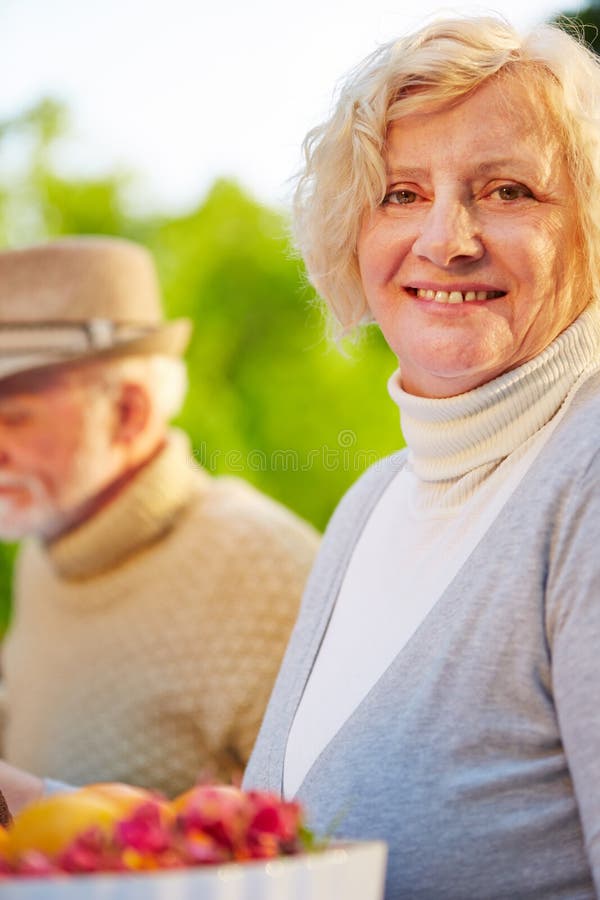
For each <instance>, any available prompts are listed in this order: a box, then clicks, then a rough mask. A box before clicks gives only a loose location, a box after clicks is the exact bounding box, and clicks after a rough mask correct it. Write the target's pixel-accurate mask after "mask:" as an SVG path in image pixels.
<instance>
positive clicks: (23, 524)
mask: <svg viewBox="0 0 600 900" xmlns="http://www.w3.org/2000/svg"><path fill="white" fill-rule="evenodd" d="M3 486H4V487H9V488H16V489H18V490H19V491H23V492H26V493H27V494H29V496H30V497H31V500H30V502H29V503H27V504H26V505H21V504H20V503H17V502H15V500H13V499H11V496H10V494H4V493H2V492H0V540H4V541H18V540H21V538H23V537H25V536H26V535H28V534H35V533H38V532H42V531H44V529H45V528H46V527H47V526H48V524H49V523H50V522H51V521H52V519H53V518H54V516H55V514H56V511H55V509H54V505H53V503H52V501H51V499H50V497H49V496H48V492H47V490H46V487H45V485H44V484H43V482H42V481H41V480H40V479H39V478H36V477H35V476H33V475H9V474H7V473H6V472H0V487H3Z"/></svg>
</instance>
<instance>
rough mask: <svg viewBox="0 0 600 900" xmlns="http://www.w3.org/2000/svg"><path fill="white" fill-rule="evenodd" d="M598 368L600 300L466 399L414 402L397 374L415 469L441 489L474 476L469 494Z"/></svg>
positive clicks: (394, 388)
mask: <svg viewBox="0 0 600 900" xmlns="http://www.w3.org/2000/svg"><path fill="white" fill-rule="evenodd" d="M599 366H600V304H599V303H594V304H592V305H591V306H589V307H588V308H587V309H586V310H585V311H584V312H583V313H582V314H581V315H580V316H579V318H578V319H576V320H575V322H573V323H572V324H571V325H570V326H569V327H568V328H567V329H566V330H565V331H563V332H562V334H560V335H559V336H558V337H557V338H556V339H555V340H554V341H553V342H552V343H551V344H550V345H549V346H548V347H546V349H545V350H544V351H543V352H542V353H540V354H539V355H538V356H536V357H535V358H534V359H532V360H530V361H529V362H527V363H524V364H523V365H522V366H519V367H518V368H516V369H513V370H511V371H510V372H505V373H504V374H503V375H501V376H499V377H498V378H495V379H494V380H493V381H490V382H488V383H487V384H484V385H482V386H481V387H479V388H475V389H474V390H472V391H468V392H467V393H465V394H459V395H458V396H456V397H449V398H447V399H428V398H423V397H416V396H414V395H413V394H408V393H406V392H405V391H404V390H402V388H401V386H400V370H397V371H396V372H394V374H393V375H392V377H391V378H390V380H389V383H388V390H389V392H390V395H391V397H392V399H393V400H394V401H395V403H396V404H397V405H398V407H399V408H400V413H401V422H402V431H403V434H404V438H405V440H406V443H407V445H408V448H409V465H410V468H411V469H412V471H413V472H414V474H415V475H416V476H417V477H418V478H419V479H420V480H421V481H423V482H436V483H438V487H441V485H440V482H446V483H448V482H452V481H456V480H457V479H464V477H465V476H469V477H468V478H467V481H468V482H469V486H468V490H467V493H470V491H471V490H472V489H473V488H474V487H475V486H476V483H477V482H478V481H480V480H481V479H483V478H485V476H486V474H488V473H489V471H490V469H491V468H493V467H495V466H496V465H497V464H498V463H499V462H501V461H502V460H503V459H505V458H506V457H507V456H508V455H509V454H510V453H512V452H513V451H515V450H516V449H517V448H519V447H520V446H522V445H524V444H525V442H526V441H528V440H529V439H530V438H531V437H533V435H535V434H536V433H537V432H538V431H539V430H540V429H541V428H542V427H543V426H544V425H545V424H546V423H548V422H549V421H550V420H551V419H552V418H553V416H555V414H556V413H557V412H558V410H559V409H560V408H561V406H562V405H563V404H564V403H565V400H566V399H567V398H568V397H569V396H570V395H572V393H573V392H574V391H575V390H576V389H577V387H579V385H580V384H581V382H582V381H583V380H585V379H586V378H587V377H589V375H590V374H591V373H592V372H593V371H595V370H596V369H597V368H598V367H599ZM475 470H478V472H477V473H476V472H475ZM448 486H449V485H448ZM432 487H433V485H432ZM464 487H465V488H467V485H466V484H465V485H464ZM436 493H437V491H436ZM461 493H462V492H461ZM438 499H439V498H438ZM457 499H458V498H457V497H454V500H457ZM463 499H464V496H463Z"/></svg>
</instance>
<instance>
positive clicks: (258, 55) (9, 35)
mask: <svg viewBox="0 0 600 900" xmlns="http://www.w3.org/2000/svg"><path fill="white" fill-rule="evenodd" d="M566 5H567V7H568V8H571V9H576V10H577V9H581V8H584V6H585V5H586V4H585V3H582V4H578V3H577V0H574V2H568V0H567V3H566ZM564 8H565V3H561V2H553V0H495V2H494V0H491V3H490V5H488V6H482V5H474V4H469V5H465V4H460V5H455V6H453V7H443V11H444V12H449V13H451V12H453V11H459V12H490V11H495V12H499V13H501V14H502V15H504V16H505V17H506V18H508V19H509V20H510V21H511V22H513V23H514V24H515V25H517V26H518V27H527V26H529V25H533V24H535V23H536V22H538V21H541V20H544V19H547V18H549V17H550V16H551V15H553V14H555V13H556V12H558V11H562V10H564ZM415 9H418V13H417V12H415ZM438 10H440V3H439V2H434V0H297V2H295V3H290V2H287V0H0V119H2V118H5V117H7V116H9V115H12V114H14V113H16V112H18V111H20V110H21V109H22V108H23V107H24V106H26V105H29V104H31V103H32V102H34V101H35V100H37V99H39V98H40V97H41V96H44V95H50V96H56V97H59V98H61V99H64V100H65V101H66V102H67V104H68V106H69V107H70V109H71V111H72V126H73V127H72V138H71V140H70V142H69V145H68V149H67V150H66V151H65V155H64V158H63V160H62V164H63V166H67V168H69V169H72V170H73V169H74V170H75V171H78V172H81V171H91V172H97V171H102V169H103V168H104V169H106V168H111V167H113V166H114V165H119V166H121V167H123V168H125V169H129V170H131V169H133V170H134V171H135V172H136V173H138V174H139V176H140V177H139V180H138V184H139V186H140V189H142V190H143V197H144V201H145V203H146V204H148V205H149V206H151V207H161V208H167V209H178V208H185V207H187V206H192V205H193V204H194V203H195V202H197V201H198V200H199V199H200V197H201V196H202V195H203V193H204V192H205V190H206V189H207V187H208V186H209V184H210V183H211V182H212V181H213V180H214V178H216V177H218V176H220V175H223V176H228V177H234V178H236V179H237V180H238V181H240V182H241V183H242V184H243V185H244V186H245V187H246V188H247V189H249V190H250V191H251V192H252V193H253V194H254V195H255V196H256V197H258V198H259V199H260V200H263V201H266V202H270V203H280V202H285V200H286V198H287V196H288V191H289V188H288V185H287V180H288V179H289V177H290V176H291V175H292V173H293V172H294V171H295V169H296V168H297V165H298V162H299V148H300V144H301V141H302V139H303V137H304V135H305V133H306V131H307V130H308V129H309V128H310V127H312V126H313V125H315V124H316V123H317V122H318V121H320V120H321V119H322V118H323V117H324V116H325V114H326V112H327V110H328V108H329V103H330V100H331V96H332V93H333V90H334V88H335V85H336V83H337V81H338V80H339V79H340V78H341V77H342V76H343V74H344V73H345V72H347V71H348V70H349V69H350V68H352V67H353V66H354V65H355V64H356V63H357V62H358V61H359V60H361V59H362V58H363V57H364V56H366V55H367V53H369V52H371V51H372V50H373V49H375V47H376V46H377V45H378V44H380V43H382V42H383V41H385V40H389V39H391V38H393V37H395V36H397V35H398V34H400V33H402V32H404V31H406V30H408V29H411V28H414V27H416V26H418V25H419V24H420V23H421V22H422V20H423V17H424V16H425V15H429V14H431V13H433V12H436V11H438Z"/></svg>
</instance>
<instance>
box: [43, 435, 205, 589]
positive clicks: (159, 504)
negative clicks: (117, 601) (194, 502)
mask: <svg viewBox="0 0 600 900" xmlns="http://www.w3.org/2000/svg"><path fill="white" fill-rule="evenodd" d="M194 469H196V470H197V472H198V476H200V477H204V478H206V480H207V481H208V479H209V478H210V476H209V475H208V474H207V473H205V472H204V471H203V470H201V469H199V468H198V467H196V466H194V463H193V460H192V453H191V448H190V445H189V441H188V438H187V436H186V435H185V434H184V433H183V432H181V431H175V430H174V431H171V432H169V438H168V441H167V443H166V445H165V447H164V449H163V450H161V452H160V453H159V454H158V456H156V457H155V458H154V459H153V460H152V461H151V462H149V463H148V465H146V466H144V468H142V469H141V470H140V471H139V472H138V473H137V475H136V476H135V478H134V479H133V480H132V481H131V482H130V483H129V484H128V485H127V486H126V487H125V488H124V489H123V491H122V492H121V493H120V494H119V495H118V496H117V497H115V498H114V499H113V500H111V501H110V502H109V503H107V505H106V506H105V507H103V508H102V509H100V510H99V511H98V512H97V513H95V514H94V515H93V516H91V517H90V518H89V519H88V520H86V521H85V522H83V523H82V524H81V525H80V526H79V527H77V528H75V529H73V531H69V532H68V533H67V534H65V535H64V536H63V537H60V538H58V539H57V540H56V541H53V542H52V543H51V544H50V545H49V547H48V554H49V556H50V559H51V562H52V565H53V568H54V569H55V570H56V571H57V573H58V574H59V575H61V576H62V577H64V578H89V577H91V576H93V575H98V574H100V573H101V572H104V571H107V570H109V569H111V568H113V567H114V566H117V565H120V564H121V563H122V562H124V561H125V560H126V559H127V557H129V556H131V555H132V554H134V553H136V552H137V551H139V550H141V549H143V548H144V547H146V546H148V545H149V544H151V543H152V542H153V541H155V540H157V539H158V538H160V537H161V536H162V535H163V534H165V532H167V531H168V530H169V529H170V528H171V527H172V526H173V523H174V522H175V520H176V519H177V518H178V516H179V515H180V514H181V512H182V511H183V510H184V509H185V507H186V506H187V504H188V503H189V501H190V498H191V492H192V489H193V484H194V483H195V481H196V478H194V481H193V479H192V475H193V470H194Z"/></svg>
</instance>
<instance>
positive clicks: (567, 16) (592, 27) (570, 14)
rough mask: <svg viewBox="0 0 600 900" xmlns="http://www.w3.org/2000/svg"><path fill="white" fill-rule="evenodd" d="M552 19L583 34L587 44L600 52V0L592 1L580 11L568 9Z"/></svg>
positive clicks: (568, 29)
mask: <svg viewBox="0 0 600 900" xmlns="http://www.w3.org/2000/svg"><path fill="white" fill-rule="evenodd" d="M552 21H553V22H555V23H556V24H558V25H560V26H561V27H562V28H565V29H566V30H567V31H569V32H573V31H574V33H575V34H578V35H579V34H581V35H582V37H583V39H584V40H585V42H586V44H587V45H588V46H589V47H590V48H591V49H592V50H593V51H594V52H595V53H600V0H596V2H593V3H590V4H589V5H588V6H586V7H584V8H583V9H582V10H580V11H579V12H575V11H573V10H567V11H566V12H564V13H561V14H560V15H558V16H556V17H555V18H554V19H553V20H552Z"/></svg>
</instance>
